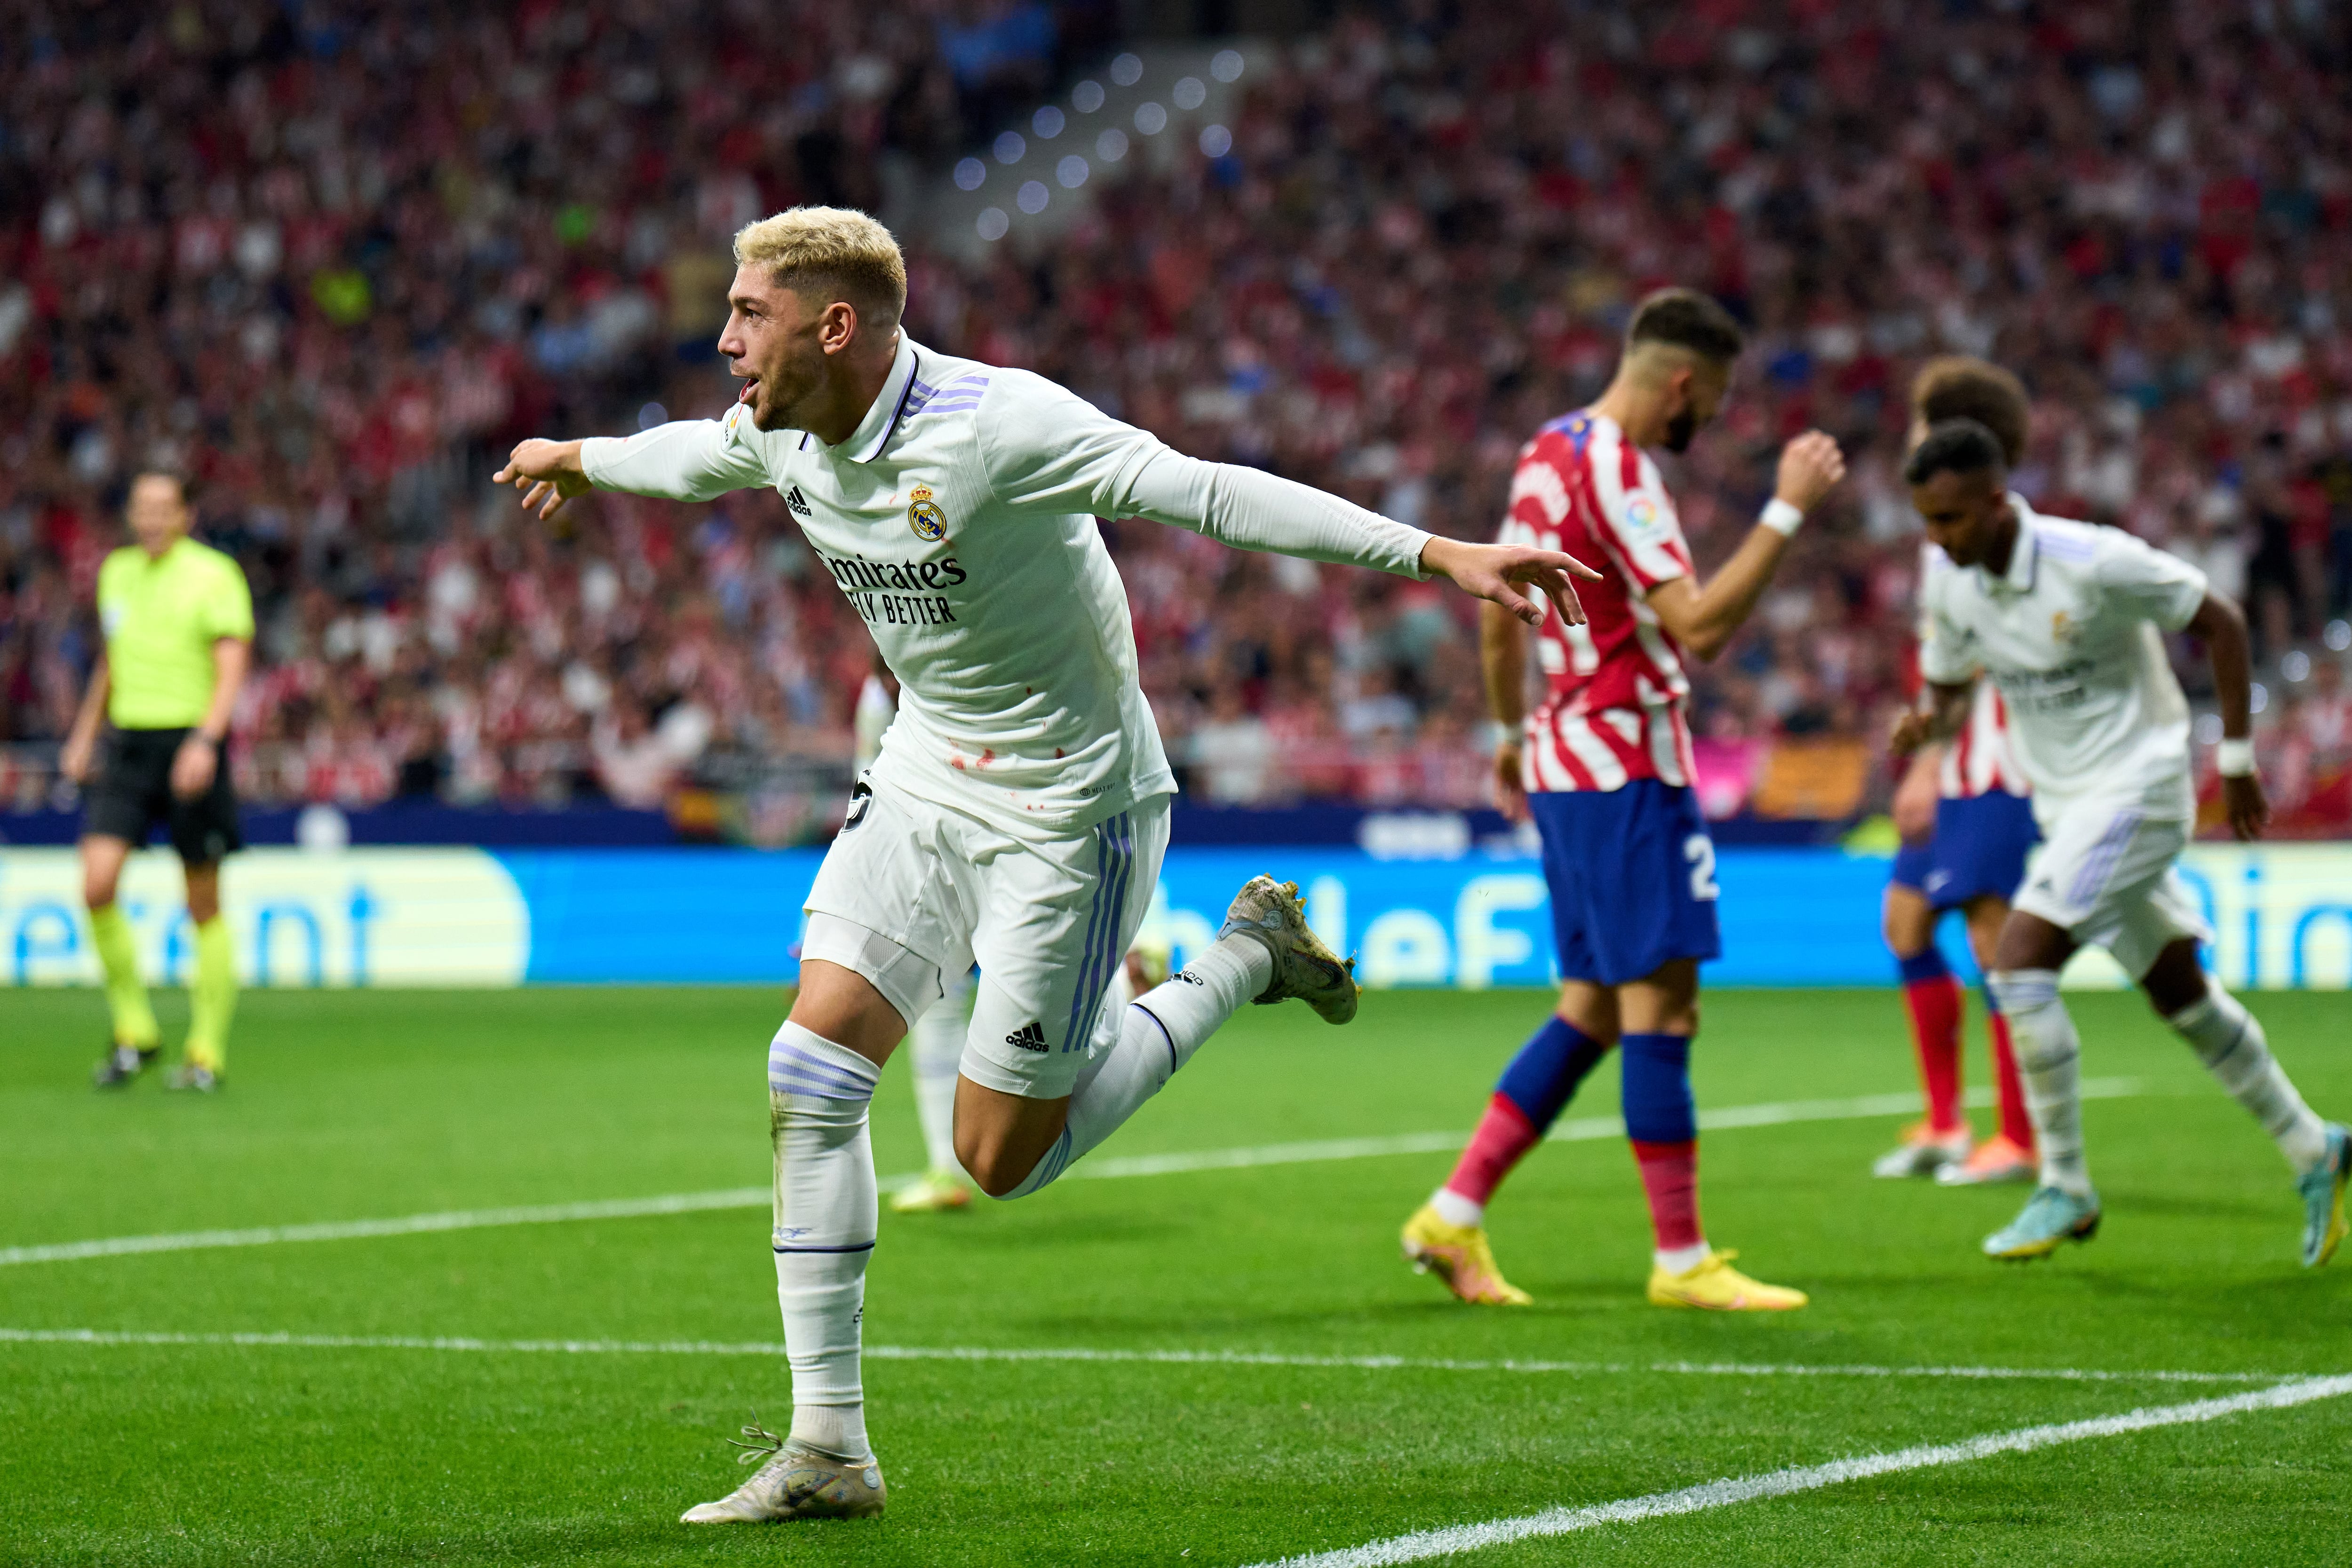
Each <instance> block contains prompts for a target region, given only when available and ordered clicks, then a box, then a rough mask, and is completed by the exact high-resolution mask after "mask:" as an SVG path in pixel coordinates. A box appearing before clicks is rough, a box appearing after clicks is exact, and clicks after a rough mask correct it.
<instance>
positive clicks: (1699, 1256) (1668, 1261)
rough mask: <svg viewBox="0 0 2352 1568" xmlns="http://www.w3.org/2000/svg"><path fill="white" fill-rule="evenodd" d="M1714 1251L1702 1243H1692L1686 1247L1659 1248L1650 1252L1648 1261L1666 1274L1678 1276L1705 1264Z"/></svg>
mask: <svg viewBox="0 0 2352 1568" xmlns="http://www.w3.org/2000/svg"><path fill="white" fill-rule="evenodd" d="M1714 1250H1715V1249H1713V1248H1712V1247H1709V1246H1708V1245H1707V1244H1706V1242H1704V1241H1694V1242H1692V1243H1691V1244H1690V1245H1689V1246H1687V1247H1661V1248H1658V1249H1655V1250H1654V1251H1653V1252H1651V1254H1650V1260H1651V1261H1652V1262H1654V1263H1655V1264H1657V1266H1658V1267H1659V1268H1661V1269H1664V1270H1665V1271H1666V1272H1667V1273H1669V1274H1673V1275H1676V1276H1680V1275H1684V1274H1687V1273H1689V1272H1690V1271H1691V1270H1693V1269H1696V1268H1697V1267H1698V1266H1699V1265H1700V1264H1702V1263H1704V1262H1706V1260H1707V1258H1708V1257H1709V1256H1710V1255H1711V1254H1712V1253H1713V1252H1714Z"/></svg>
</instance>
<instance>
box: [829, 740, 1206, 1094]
mask: <svg viewBox="0 0 2352 1568" xmlns="http://www.w3.org/2000/svg"><path fill="white" fill-rule="evenodd" d="M869 791H870V792H869ZM1169 800H1170V797H1168V796H1166V795H1155V796H1153V797H1151V798H1150V799H1149V800H1140V801H1138V802H1137V803H1136V804H1135V805H1133V806H1131V807H1129V809H1128V810H1124V811H1121V812H1119V813H1118V814H1117V815H1116V816H1112V817H1108V818H1106V819H1105V820H1104V821H1100V822H1097V823H1096V824H1095V825H1094V826H1092V827H1089V828H1080V829H1077V830H1076V831H1071V832H1068V833H1063V834H1050V833H1040V834H1035V835H1031V836H1024V837H1020V838H1015V837H1013V835H1012V834H1009V833H1006V832H1003V831H1000V830H998V829H996V828H993V827H991V826H990V825H988V824H987V823H986V822H983V821H981V820H980V819H979V818H977V817H974V816H971V815H969V814H967V813H965V812H962V811H959V810H955V809H953V808H952V807H948V806H941V805H939V804H937V803H936V802H933V801H930V800H922V799H920V798H919V797H917V796H914V795H909V794H908V793H907V792H906V791H905V790H903V789H898V787H896V786H895V785H891V784H887V783H883V782H880V781H878V780H875V779H870V778H869V779H864V780H861V781H860V788H859V791H858V794H857V796H856V800H854V801H853V803H852V806H851V809H850V814H849V820H848V821H847V822H846V823H845V825H844V826H843V828H842V830H841V835H840V837H838V838H836V839H835V840H834V841H833V848H832V849H830V850H828V851H826V852H825V857H824V864H823V865H822V866H820V867H819V868H818V870H817V873H816V883H815V885H814V887H812V888H811V889H810V890H809V895H808V915H809V919H808V930H807V932H806V934H805V935H804V936H803V938H802V941H801V959H802V962H803V963H805V962H807V961H808V960H809V959H812V958H821V959H824V960H825V961H826V962H828V963H834V964H839V965H841V966H842V967H845V968H848V969H853V970H855V971H856V972H857V973H858V974H860V975H863V976H864V977H866V979H867V980H869V981H871V982H872V983H873V985H874V988H876V989H877V990H878V991H880V992H881V993H882V995H883V996H884V997H885V998H887V1000H888V1001H889V1003H890V1005H891V1006H892V1007H893V1008H896V1009H898V1016H899V1017H900V1018H902V1019H905V1020H906V1021H907V1023H908V1025H910V1026H911V1025H912V1024H913V1023H914V1021H915V1019H918V1018H919V1017H921V1016H922V1014H923V1013H924V1012H925V1011H927V1010H928V1009H929V1008H930V1007H932V1006H933V1005H934V1004H935V1003H937V1002H938V1001H939V1000H940V998H941V997H942V996H943V995H944V994H945V992H946V990H947V980H948V977H953V976H957V975H961V974H962V973H963V972H964V971H965V970H967V969H969V968H970V967H971V965H972V962H973V960H974V959H977V960H978V961H979V963H980V981H979V984H978V985H977V986H975V987H974V988H973V991H972V1007H971V1034H970V1035H969V1036H968V1037H967V1038H966V1040H965V1043H964V1051H963V1061H962V1064H961V1071H962V1073H963V1075H964V1076H965V1077H966V1078H969V1079H971V1081H972V1082H975V1083H979V1084H983V1085H985V1086H986V1087H988V1088H991V1089H995V1090H1000V1091H1002V1092H1004V1093H1007V1094H1018V1095H1021V1096H1023V1097H1024V1098H1025V1099H1031V1100H1058V1099H1061V1098H1062V1097H1063V1096H1065V1095H1066V1094H1068V1093H1069V1092H1070V1090H1071V1087H1072V1085H1073V1084H1075V1083H1076V1081H1077V1076H1078V1069H1079V1068H1080V1067H1081V1066H1082V1065H1084V1063H1085V1062H1086V1061H1087V1058H1088V1057H1089V1056H1091V1055H1092V1054H1093V1053H1094V1051H1095V1049H1096V1048H1097V1042H1098V1041H1099V1042H1100V1043H1101V1044H1103V1045H1108V1043H1110V1042H1111V1040H1115V1039H1116V1037H1117V1030H1118V1019H1116V1018H1109V1017H1106V1016H1105V1015H1106V1013H1107V1012H1110V1011H1115V1010H1116V1009H1106V1008H1105V1007H1104V1006H1103V998H1104V997H1105V996H1106V994H1107V993H1108V991H1109V989H1110V986H1111V982H1112V979H1113V978H1114V977H1115V976H1116V975H1117V974H1118V970H1119V968H1120V967H1121V965H1122V964H1124V962H1125V961H1126V957H1127V949H1128V946H1129V944H1130V943H1132V942H1133V941H1134V940H1135V933H1136V930H1137V928H1138V927H1139V926H1140V925H1142V924H1143V916H1144V914H1145V912H1146V911H1147V910H1149V909H1150V907H1151V894H1152V891H1153V889H1154V888H1156V887H1157V886H1158V885H1159V882H1160V861H1161V859H1162V858H1163V857H1164V856H1165V855H1166V853H1167V851H1168V807H1169Z"/></svg>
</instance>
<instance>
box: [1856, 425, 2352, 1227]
mask: <svg viewBox="0 0 2352 1568" xmlns="http://www.w3.org/2000/svg"><path fill="white" fill-rule="evenodd" d="M1903 477H1904V480H1905V482H1906V483H1907V484H1908V485H1909V486H1911V504H1912V506H1913V507H1914V508H1916V510H1917V512H1918V513H1919V516H1920V517H1921V518H1922V519H1923V520H1925V522H1926V524H1927V542H1928V543H1929V544H1931V545H1933V546H1935V547H1936V548H1935V549H1933V550H1931V551H1929V552H1928V553H1927V569H1928V570H1927V573H1926V576H1925V577H1924V578H1923V580H1922V581H1921V584H1920V601H1921V611H1922V614H1921V617H1920V622H1921V628H1922V629H1921V633H1920V643H1919V674H1920V675H1921V677H1922V678H1923V679H1924V680H1926V681H1927V706H1925V707H1924V708H1923V709H1921V710H1919V711H1916V712H1913V713H1908V714H1906V715H1905V716H1903V717H1902V719H1901V720H1900V721H1899V722H1898V723H1897V724H1896V726H1895V734H1894V737H1893V745H1894V749H1895V750H1896V751H1897V752H1906V751H1910V750H1912V749H1914V748H1916V747H1919V746H1921V745H1923V744H1925V743H1927V742H1929V741H1934V740H1941V739H1945V738H1948V737H1950V736H1952V735H1953V734H1955V733H1957V732H1958V728H1959V727H1960V725H1961V724H1962V723H1964V722H1965V721H1966V719H1967V716H1968V712H1969V684H1970V682H1971V680H1972V679H1973V677H1974V676H1975V675H1976V674H1977V672H1978V671H1979V669H1981V670H1982V671H1983V673H1984V676H1985V678H1986V679H1989V680H1990V681H1991V682H1992V683H1993V685H1995V686H1997V687H1999V688H2000V695H2001V700H2002V701H2003V702H2004V703H2005V704H2006V705H2007V706H2008V709H2009V716H2010V725H2011V739H2012V740H2013V742H2014V744H2015V747H2016V752H2017V759H2018V761H2019V762H2020V763H2021V764H2022V765H2023V767H2024V768H2025V773H2026V777H2027V779H2029V780H2030V781H2031V782H2032V786H2033V814H2034V817H2035V819H2036V820H2037V821H2039V822H2040V824H2041V828H2042V842H2041V843H2040V844H2039V845H2038V846H2037V847H2036V848H2035V849H2034V851H2033V852H2032V857H2031V858H2030V859H2029V860H2028V861H2027V862H2026V868H2025V885H2024V886H2022V887H2021V888H2020V889H2019V890H2018V892H2017V895H2016V897H2014V898H2013V899H2011V901H2010V911H2009V917H2008V919H2007V920H2005V921H2004V922H2003V923H2002V925H2001V929H2000V939H1999V940H1998V942H1997V943H1996V944H1995V946H1994V952H1993V967H1992V973H1991V974H1990V975H1989V976H1988V977H1987V980H1988V983H1989V984H1990V986H1991V988H1992V992H1993V995H1994V997H1995V998H1997V999H1998V1000H1999V1002H2000V1010H2001V1012H2002V1013H2003V1014H2004V1015H2005V1016H2006V1017H2007V1018H2008V1019H2009V1026H2010V1029H2011V1032H2012V1034H2013V1035H2014V1037H2015V1039H2016V1042H2017V1065H2018V1071H2019V1074H2020V1076H2021V1078H2022V1079H2023V1080H2024V1084H2025V1099H2026V1105H2027V1108H2028V1110H2030V1111H2031V1112H2032V1116H2033V1123H2034V1134H2035V1137H2036V1140H2037V1142H2038V1145H2039V1147H2040V1155H2041V1167H2042V1168H2041V1179H2040V1183H2039V1185H2038V1186H2037V1187H2036V1188H2035V1191H2034V1193H2033V1196H2032V1197H2031V1198H2029V1199H2027V1200H2026V1204H2025V1207H2024V1208H2023V1209H2022V1210H2021V1212H2020V1213H2019V1214H2018V1216H2017V1218H2015V1219H2012V1220H2011V1221H2010V1223H2009V1224H2008V1225H2006V1226H2004V1227H2002V1228H2000V1230H1997V1231H1995V1232H1994V1233H1993V1234H1992V1235H1990V1236H1988V1237H1987V1238H1985V1240H1984V1251H1985V1253H1986V1254H1987V1255H1988V1256H1990V1257H1992V1258H1999V1259H2008V1260H2025V1259H2032V1258H2046V1257H2048V1256H2049V1255H2050V1254H2051V1253H2052V1252H2053V1251H2055V1250H2056V1249H2058V1248H2059V1246H2060V1245H2061V1244H2063V1243H2064V1242H2068V1241H2087V1240H2089V1239H2091V1237H2092V1236H2093V1235H2094V1234H2095V1232H2096V1231H2097V1230H2098V1228H2099V1219H2100V1207H2099V1197H2098V1194H2097V1193H2096V1192H2095V1190H2093V1188H2092V1186H2091V1177H2090V1172H2089V1167H2088V1165H2087V1163H2086V1161H2085V1160H2084V1149H2083V1121H2082V1110H2081V1106H2080V1103H2079V1091H2078V1086H2077V1076H2078V1062H2079V1061H2080V1057H2081V1052H2082V1046H2081V1042H2080V1040H2078V1039H2077V1038H2076V1035H2075V1032H2074V1019H2072V1018H2070V1017H2069V1016H2068V1015H2067V1012H2066V1004H2065V1003H2064V1002H2063V1000H2061V999H2060V998H2059V994H2058V972H2059V970H2060V969H2062V968H2063V967H2065V964H2066V961H2067V959H2069V958H2071V957H2072V956H2074V952H2075V950H2076V949H2077V948H2079V947H2083V946H2095V947H2103V948H2105V949H2106V951H2107V952H2108V953H2109V954H2110V955H2112V956H2114V958H2115V960H2116V963H2118V964H2119V965H2121V966H2122V967H2123V969H2124V972H2125V973H2126V974H2127V975H2129V976H2130V977H2132V978H2133V979H2134V980H2135V981H2137V983H2138V985H2139V987H2140V988H2141V990H2143V991H2145V992H2146V993H2147V999H2148V1001H2149V1003H2150V1004H2151V1005H2152V1006H2154V1008H2155V1009H2156V1010H2157V1012H2158V1014H2160V1015H2161V1016H2162V1017H2163V1019H2164V1021H2165V1022H2166V1023H2167V1024H2168V1025H2169V1026H2171V1028H2172V1030H2173V1031H2174V1032H2175V1033H2177V1034H2179V1036H2180V1037H2181V1038H2182V1039H2183V1040H2187V1041H2188V1042H2189V1046H2190V1048H2191V1049H2192V1050H2194V1051H2196V1052H2197V1055H2198V1058H2199V1060H2200V1061H2203V1062H2204V1063H2205V1065H2206V1067H2207V1068H2208V1069H2209V1070H2210V1071H2211V1072H2212V1074H2213V1076H2214V1077H2215V1078H2216V1079H2217V1080H2219V1081H2220V1082H2221V1086H2222V1088H2224V1089H2226V1090H2227V1091H2228V1092H2229V1093H2230V1095H2231V1098H2232V1099H2234V1100H2236V1101H2237V1102H2238V1103H2239V1104H2240V1105H2242V1106H2243V1107H2245V1109H2246V1110H2247V1112H2248V1113H2251V1114H2252V1116H2253V1117H2254V1119H2255V1120H2256V1121H2257V1122H2259V1123H2261V1124H2262V1127H2263V1131H2264V1132H2266V1133H2268V1134H2270V1135H2271V1138H2272V1139H2273V1142H2275V1143H2276V1144H2277V1145H2278V1150H2279V1153H2280V1155H2283V1156H2284V1158H2285V1160H2286V1162H2287V1165H2288V1167H2289V1168H2290V1169H2292V1170H2293V1171H2294V1177H2295V1186H2296V1197H2298V1199H2299V1200H2300V1202H2301V1204H2302V1207H2303V1221H2304V1224H2303V1261H2304V1264H2305V1267H2306V1268H2315V1267H2317V1266H2318V1265H2320V1264H2322V1263H2325V1262H2326V1261H2327V1260H2328V1259H2329V1258H2330V1257H2332V1256H2333V1255H2334V1254H2335V1251H2336V1246H2337V1244H2338V1243H2339V1242H2340V1241H2341V1240H2342V1239H2343V1238H2344V1234H2345V1218H2344V1194H2345V1185H2346V1181H2347V1176H2352V1134H2347V1132H2346V1130H2345V1128H2344V1127H2343V1126H2342V1125H2341V1124H2337V1123H2333V1122H2323V1121H2322V1120H2320V1118H2319V1117H2318V1116H2317V1115H2316V1114H2315V1113H2313V1111H2312V1109H2311V1107H2310V1106H2308V1105H2306V1104H2305V1103H2304V1100H2303V1096H2302V1095H2301V1094H2299V1093H2297V1092H2295V1087H2294V1084H2293V1083H2292V1082H2289V1081H2288V1079H2287V1076H2286V1072H2285V1070H2284V1069H2283V1068H2282V1067H2281V1066H2280V1065H2279V1063H2278V1061H2277V1059H2276V1058H2274V1057H2273V1056H2272V1055H2271V1051H2270V1043H2269V1041H2268V1040H2266V1039H2265V1038H2264V1037H2263V1026H2262V1023H2261V1022H2260V1020H2258V1019H2255V1018H2254V1016H2253V1015H2252V1013H2250V1012H2248V1011H2247V1010H2246V1009H2245V1008H2244V1007H2243V1006H2242V1004H2241V1003H2240V1002H2239V1001H2238V999H2237V998H2235V997H2232V996H2231V994H2230V993H2229V992H2228V991H2226V990H2224V989H2223V988H2221V983H2220V982H2219V981H2217V980H2215V979H2214V978H2213V977H2211V976H2210V975H2208V974H2207V973H2206V972H2205V968H2204V965H2203V964H2202V962H2201V961H2200V959H2199V957H2198V946H2199V945H2200V943H2201V942H2205V941H2208V940H2210V938H2211V936H2212V933H2211V932H2210V930H2209V929H2208V928H2207V926H2206V924H2205V918H2204V915H2203V913H2202V911H2201V910H2200V907H2199V905H2198V902H2197V900H2196V898H2195V897H2194V896H2193V895H2192V894H2190V892H2189V888H2188V886H2187V884H2186V883H2184V882H2183V881H2182V880H2181V876H2180V873H2179V871H2177V870H2176V869H2175V868H2174V862H2176V861H2177V860H2178V859H2179V855H2180V852H2181V850H2182V849H2184V848H2185V847H2187V845H2188V842H2189V835H2190V834H2191V833H2192V832H2193V831H2195V829H2196V822H2197V809H2196V799H2195V795H2194V792H2193V790H2192V789H2191V783H2190V774H2189V704H2188V702H2187V700H2186V699H2185V698H2184V697H2183V696H2182V695H2181V691H2180V683H2179V681H2178V680H2177V679H2176V678H2174V675H2173V674H2172V665H2171V664H2170V662H2169V661H2168V659H2167V657H2166V655H2165V651H2164V643H2163V640H2162V633H2164V632H2189V633H2192V634H2193V635H2195V636H2196V637H2197V638H2198V639H2199V640H2200V642H2202V643H2204V645H2205V651H2206V653H2207V655H2208V656H2209V657H2210V659H2211V661H2212V666H2213V688H2214V693H2215V695H2216V696H2217V697H2218V699H2219V706H2220V707H2221V737H2222V738H2221V744H2220V746H2219V747H2218V748H2217V749H2218V752H2219V756H2218V758H2217V761H2218V763H2219V766H2220V771H2221V785H2222V801H2223V805H2224V806H2225V808H2226V810H2227V812H2228V816H2229V821H2230V829H2231V831H2232V832H2233V833H2235V834H2236V835H2237V836H2238V837H2239V838H2240V839H2242V840H2251V839H2253V838H2257V837H2259V836H2260V835H2261V833H2262V831H2263V827H2264V826H2265V825H2266V824H2267V823H2268V821H2269V820H2270V808H2269V806H2268V805H2267V804H2266V803H2265V802H2264V800H2263V787H2262V781H2261V780H2260V779H2258V778H2257V777H2256V775H2255V772H2254V752H2253V741H2252V729H2251V725H2252V717H2251V715H2252V707H2253V704H2252V678H2251V675H2250V674H2249V659H2248V650H2247V643H2246V622H2245V617H2244V616H2243V615H2242V613H2240V612H2239V610H2238V607H2237V605H2235V604H2234V603H2232V602H2231V601H2230V600H2229V599H2228V598H2227V597H2226V596H2224V595H2222V594H2220V593H2216V592H2214V591H2212V590H2211V589H2210V588H2209V587H2208V586H2207V585H2206V581H2205V574H2204V573H2203V572H2201V571H2200V570H2197V569H2196V568H2195V567H2193V566H2191V565H2189V563H2188V562H2187V561H2184V560H2182V559H2179V557H2177V556H2173V555H2168V554H2167V553H2166V552H2165V551H2163V550H2160V549H2156V548H2155V547H2153V546H2151V545H2148V544H2147V543H2145V542H2143V541H2142V540H2140V539H2137V538H2134V537H2133V536H2131V535H2130V534H2127V533H2126V532H2124V531H2123V530H2122V529H2121V528H2098V527H2095V525H2093V524H2090V523H2079V522H2073V521H2070V520H2068V519H2066V518H2064V517H2045V516H2043V515H2042V514H2041V513H2038V512H2036V511H2034V510H2033V508H2032V507H2031V506H2029V505H2027V503H2026V501H2025V498H2024V497H2021V496H2019V495H2017V494H2015V493H2014V492H2012V491H2011V489H2010V488H2009V465H2008V462H2007V459H2006V456H2005V455H2004V453H2003V451H2002V448H2001V444H2000V440H1999V438H1998V437H1996V436H1995V435H1994V434H1993V433H1992V432H1991V431H1990V430H1989V429H1987V428H1986V427H1985V426H1984V425H1982V424H1980V423H1978V422H1976V421H1975V420H1972V419H1948V420H1944V421H1942V422H1940V423H1937V424H1935V425H1932V426H1930V427H1929V428H1928V430H1927V433H1926V434H1925V436H1924V438H1923V439H1921V441H1920V442H1919V444H1917V445H1916V446H1915V447H1914V448H1913V449H1912V451H1911V455H1910V456H1909V458H1908V459H1907V460H1906V462H1905V464H1904V469H1903Z"/></svg>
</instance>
